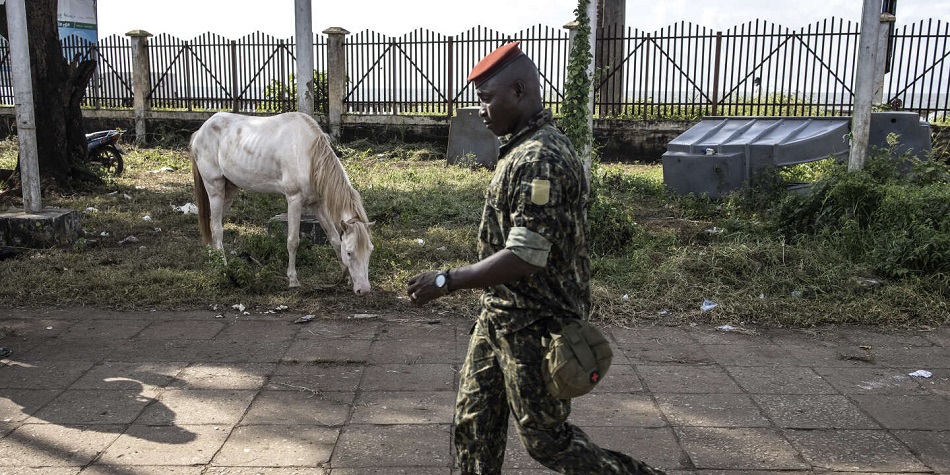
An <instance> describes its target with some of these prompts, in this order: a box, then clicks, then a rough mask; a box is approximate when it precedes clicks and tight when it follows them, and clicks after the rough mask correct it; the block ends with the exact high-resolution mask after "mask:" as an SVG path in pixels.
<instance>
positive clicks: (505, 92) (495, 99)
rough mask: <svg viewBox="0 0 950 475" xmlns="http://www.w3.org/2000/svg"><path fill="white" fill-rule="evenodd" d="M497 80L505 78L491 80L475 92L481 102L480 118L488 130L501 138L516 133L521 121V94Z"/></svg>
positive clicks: (514, 88)
mask: <svg viewBox="0 0 950 475" xmlns="http://www.w3.org/2000/svg"><path fill="white" fill-rule="evenodd" d="M496 79H504V78H501V77H497V76H496V77H495V78H491V79H489V80H487V81H485V82H484V83H482V84H481V85H479V86H478V87H476V89H475V92H476V93H477V94H478V100H479V101H480V102H481V106H480V108H479V110H478V115H479V117H481V118H482V122H484V123H485V127H488V130H491V131H492V133H493V134H495V135H497V136H499V137H501V136H503V135H508V134H510V133H513V132H515V131H516V130H515V128H516V126H517V124H518V122H519V120H520V110H519V108H518V104H519V94H518V93H517V88H516V87H514V86H511V85H506V84H504V83H501V82H500V81H497V80H496Z"/></svg>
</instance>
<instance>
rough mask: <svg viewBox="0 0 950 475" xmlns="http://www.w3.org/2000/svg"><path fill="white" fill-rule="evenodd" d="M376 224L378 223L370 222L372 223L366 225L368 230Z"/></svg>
mask: <svg viewBox="0 0 950 475" xmlns="http://www.w3.org/2000/svg"><path fill="white" fill-rule="evenodd" d="M374 224H376V221H370V222H368V223H366V227H367V228H371V227H373V225H374Z"/></svg>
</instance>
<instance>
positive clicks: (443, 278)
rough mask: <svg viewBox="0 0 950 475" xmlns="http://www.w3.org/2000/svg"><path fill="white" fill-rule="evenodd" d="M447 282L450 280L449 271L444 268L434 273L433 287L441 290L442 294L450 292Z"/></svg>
mask: <svg viewBox="0 0 950 475" xmlns="http://www.w3.org/2000/svg"><path fill="white" fill-rule="evenodd" d="M449 282H452V277H451V276H450V275H449V271H447V270H444V271H440V272H439V273H438V274H436V275H435V281H434V282H433V283H434V284H435V288H437V289H439V290H440V291H442V294H443V295H444V294H447V293H449V292H451V290H449Z"/></svg>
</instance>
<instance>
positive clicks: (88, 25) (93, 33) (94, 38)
mask: <svg viewBox="0 0 950 475" xmlns="http://www.w3.org/2000/svg"><path fill="white" fill-rule="evenodd" d="M96 3H97V0H59V5H58V7H57V8H58V9H57V12H58V14H57V20H59V39H63V38H66V37H67V36H78V37H80V38H82V39H84V40H86V41H89V42H90V43H97V42H98V41H99V26H98V21H97V15H96Z"/></svg>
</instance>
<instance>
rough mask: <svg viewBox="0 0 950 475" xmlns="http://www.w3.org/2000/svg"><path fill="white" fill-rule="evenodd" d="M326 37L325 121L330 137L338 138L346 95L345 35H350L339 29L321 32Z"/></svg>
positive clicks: (332, 28) (334, 28)
mask: <svg viewBox="0 0 950 475" xmlns="http://www.w3.org/2000/svg"><path fill="white" fill-rule="evenodd" d="M323 34H325V35H327V83H328V87H329V91H328V94H327V96H328V97H327V99H328V100H329V103H330V104H329V110H328V111H327V121H328V122H329V123H330V131H329V133H330V137H333V139H334V140H337V139H339V138H340V132H341V128H342V124H343V98H344V96H345V95H346V51H345V48H344V46H345V44H346V38H345V37H346V35H348V34H350V32H349V31H346V30H345V29H343V28H340V27H336V26H334V27H331V28H327V29H326V30H323Z"/></svg>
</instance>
